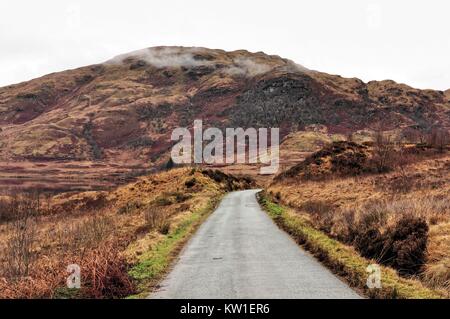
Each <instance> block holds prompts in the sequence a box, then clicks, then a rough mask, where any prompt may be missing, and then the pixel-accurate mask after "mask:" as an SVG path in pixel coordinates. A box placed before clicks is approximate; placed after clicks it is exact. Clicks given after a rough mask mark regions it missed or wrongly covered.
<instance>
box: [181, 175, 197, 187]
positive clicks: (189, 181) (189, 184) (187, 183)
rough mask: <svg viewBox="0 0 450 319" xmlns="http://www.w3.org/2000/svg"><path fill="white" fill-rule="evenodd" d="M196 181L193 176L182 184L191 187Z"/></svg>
mask: <svg viewBox="0 0 450 319" xmlns="http://www.w3.org/2000/svg"><path fill="white" fill-rule="evenodd" d="M196 183H197V180H196V179H195V177H193V178H191V179H189V180H187V181H186V182H185V183H184V185H185V186H186V187H187V188H192V187H194V186H195V184H196Z"/></svg>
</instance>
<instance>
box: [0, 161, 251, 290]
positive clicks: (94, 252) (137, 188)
mask: <svg viewBox="0 0 450 319" xmlns="http://www.w3.org/2000/svg"><path fill="white" fill-rule="evenodd" d="M250 183H251V180H249V179H246V180H242V179H237V178H235V177H233V176H230V175H225V174H223V173H221V172H219V171H209V170H199V169H195V168H179V169H174V170H171V171H167V172H162V173H158V174H154V175H150V176H145V177H142V178H139V179H138V181H137V182H135V183H131V184H128V185H125V186H122V187H119V188H117V189H115V190H112V191H110V192H84V193H76V194H70V193H66V194H62V195H59V196H55V197H44V196H43V195H42V194H37V193H29V194H25V193H23V194H8V195H7V196H3V197H2V198H1V199H0V238H1V240H0V298H65V297H70V298H73V297H83V298H121V297H126V296H128V295H131V294H135V293H139V292H145V291H147V292H148V289H150V288H149V287H150V286H151V284H152V283H154V282H155V281H156V280H157V279H158V278H159V276H161V275H162V274H163V273H164V271H165V269H166V268H167V267H168V266H169V264H170V261H171V259H172V258H173V257H174V255H175V253H176V250H177V249H178V248H179V247H180V245H181V244H182V242H183V241H184V240H186V238H187V237H188V236H189V235H190V234H191V233H192V231H193V230H195V227H196V226H197V225H198V223H199V222H201V220H202V218H204V217H206V216H207V214H208V213H209V212H211V211H212V210H213V208H214V205H215V204H216V203H217V201H218V200H219V199H220V197H221V195H222V194H224V193H225V192H227V191H230V190H234V189H240V188H247V187H250V185H251V184H250ZM161 247H165V248H164V249H161ZM142 263H144V265H145V264H147V265H148V264H150V265H151V267H150V268H149V267H147V268H145V267H144V268H143V266H142ZM71 264H78V265H79V266H80V267H81V284H82V286H81V289H80V290H76V289H75V290H68V289H65V287H66V278H67V277H68V276H69V273H67V267H68V265H71ZM133 267H134V268H133ZM135 267H138V268H135Z"/></svg>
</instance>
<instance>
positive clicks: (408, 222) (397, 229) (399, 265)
mask: <svg viewBox="0 0 450 319" xmlns="http://www.w3.org/2000/svg"><path fill="white" fill-rule="evenodd" d="M385 237H386V240H385V241H386V243H385V247H386V248H385V249H386V255H385V263H386V264H388V265H391V266H392V267H394V268H396V269H397V270H398V271H399V272H400V273H402V274H407V275H413V274H416V273H418V272H420V271H421V270H422V267H423V265H424V264H425V262H426V249H427V241H428V225H427V223H426V221H425V220H424V219H423V218H417V217H414V216H406V217H404V218H402V219H400V220H399V221H398V223H397V224H396V225H395V226H394V227H391V228H390V229H388V231H387V232H386V234H385Z"/></svg>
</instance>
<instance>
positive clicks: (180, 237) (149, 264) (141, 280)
mask: <svg viewBox="0 0 450 319" xmlns="http://www.w3.org/2000/svg"><path fill="white" fill-rule="evenodd" d="M220 199H221V198H219V197H218V198H214V199H210V200H209V201H208V202H207V204H206V205H205V206H203V207H202V208H200V209H198V210H196V211H194V212H193V213H192V214H190V215H188V216H186V217H185V218H184V220H182V221H181V222H180V224H179V225H178V227H176V228H175V229H174V230H172V231H170V232H169V233H168V234H167V235H166V236H164V238H162V239H161V240H160V241H159V242H158V243H157V244H156V245H154V246H153V248H152V249H151V250H149V251H147V252H145V253H144V254H143V255H142V256H141V257H140V258H139V262H138V263H137V264H136V265H134V266H133V268H132V269H131V270H130V272H129V274H130V276H131V277H132V278H133V279H134V280H135V281H136V283H137V290H138V293H137V294H135V295H132V296H129V297H128V298H129V299H139V298H146V297H147V296H148V295H149V293H150V292H151V290H152V289H153V288H154V287H155V286H156V284H157V283H158V282H159V281H160V280H161V279H162V277H163V276H164V275H165V274H166V273H167V271H168V270H169V268H170V265H171V263H172V261H173V260H174V259H175V258H176V256H177V255H178V253H179V252H180V251H181V249H182V247H183V246H184V244H185V243H186V242H187V241H188V240H189V238H190V237H191V235H193V234H194V232H195V231H196V230H197V228H198V227H199V226H200V225H201V224H202V223H203V222H204V221H205V219H206V218H207V217H208V216H209V215H210V214H211V213H212V212H213V211H214V209H215V208H216V206H217V204H218V203H219V202H220Z"/></svg>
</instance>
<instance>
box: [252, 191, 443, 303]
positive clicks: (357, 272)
mask: <svg viewBox="0 0 450 319" xmlns="http://www.w3.org/2000/svg"><path fill="white" fill-rule="evenodd" d="M256 198H257V200H258V202H259V204H260V205H261V207H262V209H263V210H264V211H265V212H266V213H267V214H268V215H269V217H271V218H272V220H273V221H274V222H275V224H276V225H278V227H280V228H281V229H282V230H284V231H285V232H286V233H288V234H289V235H290V236H291V237H292V238H293V239H294V240H295V241H296V242H297V244H298V245H300V246H302V247H303V248H304V249H305V250H307V251H309V252H310V253H312V255H313V256H314V257H315V258H317V259H318V260H319V262H321V263H322V264H323V265H324V266H326V267H327V268H328V269H330V270H331V271H332V272H333V273H334V274H336V275H337V276H339V277H340V278H342V279H343V280H344V281H345V282H346V283H347V284H348V285H349V286H350V287H352V288H353V289H356V290H357V291H360V292H361V293H363V295H364V296H366V297H368V298H374V299H442V298H445V295H444V294H443V293H441V292H440V291H436V290H432V289H430V288H426V287H424V286H423V284H422V283H420V282H419V281H417V280H414V279H406V278H402V277H400V276H399V275H397V273H396V272H395V270H393V269H391V268H388V267H384V266H381V265H379V267H380V270H381V280H382V286H381V288H373V289H369V288H368V287H367V284H366V283H367V278H368V276H369V273H368V272H367V270H366V269H367V267H368V266H369V265H372V264H376V262H375V261H373V260H368V259H366V258H364V257H361V256H360V255H359V254H358V253H357V252H356V251H355V250H354V249H353V248H351V247H349V246H346V245H344V244H342V243H340V242H338V241H337V240H334V239H332V238H330V237H328V236H327V235H326V234H324V233H323V232H321V231H319V230H317V229H315V228H313V227H312V226H311V225H309V224H308V222H307V221H306V220H304V219H302V218H301V217H300V216H299V215H297V214H295V212H292V211H291V210H289V209H288V208H286V207H283V206H281V205H279V204H277V203H275V202H273V201H272V200H271V199H270V198H269V196H268V194H267V193H265V192H264V191H261V192H259V193H257V194H256Z"/></svg>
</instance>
